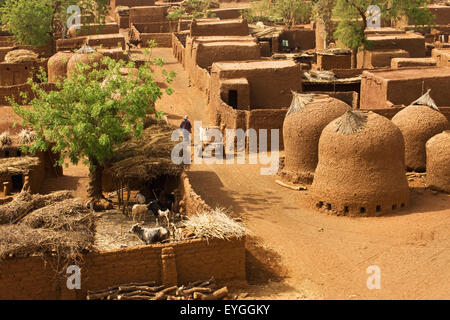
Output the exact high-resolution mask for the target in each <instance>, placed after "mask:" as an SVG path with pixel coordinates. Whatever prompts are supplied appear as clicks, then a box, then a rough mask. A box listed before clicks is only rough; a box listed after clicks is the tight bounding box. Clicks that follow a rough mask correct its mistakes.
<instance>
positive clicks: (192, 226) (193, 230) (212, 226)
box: [184, 208, 248, 240]
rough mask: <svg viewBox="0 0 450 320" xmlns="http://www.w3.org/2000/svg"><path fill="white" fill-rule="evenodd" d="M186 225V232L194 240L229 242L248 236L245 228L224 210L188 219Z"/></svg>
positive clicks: (200, 214)
mask: <svg viewBox="0 0 450 320" xmlns="http://www.w3.org/2000/svg"><path fill="white" fill-rule="evenodd" d="M184 225H185V230H184V232H186V233H187V234H191V235H193V237H194V238H206V239H214V238H215V239H227V240H229V239H231V238H237V239H240V238H242V237H244V236H245V235H246V234H248V230H247V229H246V228H245V226H244V225H243V224H241V223H239V222H236V221H235V220H233V219H231V218H230V217H228V215H227V214H226V212H225V210H224V209H222V208H216V209H215V210H213V211H211V212H200V213H197V214H196V215H194V216H192V217H188V219H187V220H186V221H185V222H184Z"/></svg>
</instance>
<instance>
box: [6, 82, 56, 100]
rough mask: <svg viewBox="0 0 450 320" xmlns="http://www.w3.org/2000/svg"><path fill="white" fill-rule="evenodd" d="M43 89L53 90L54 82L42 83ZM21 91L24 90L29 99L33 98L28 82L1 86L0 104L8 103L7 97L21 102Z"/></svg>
mask: <svg viewBox="0 0 450 320" xmlns="http://www.w3.org/2000/svg"><path fill="white" fill-rule="evenodd" d="M41 86H42V87H43V88H44V90H46V91H51V90H55V89H56V87H55V86H54V84H51V83H49V84H42V85H41ZM21 92H25V93H26V94H27V96H28V97H29V99H30V100H31V99H33V92H32V90H31V86H30V85H29V84H27V83H26V84H20V85H15V86H2V87H0V105H10V103H9V102H8V97H10V98H13V99H14V100H15V101H17V102H20V103H22V101H23V98H22V97H21V96H20V93H21Z"/></svg>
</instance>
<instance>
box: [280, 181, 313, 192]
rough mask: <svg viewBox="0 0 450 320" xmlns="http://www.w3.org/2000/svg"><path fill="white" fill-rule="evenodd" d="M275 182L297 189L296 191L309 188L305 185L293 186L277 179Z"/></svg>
mask: <svg viewBox="0 0 450 320" xmlns="http://www.w3.org/2000/svg"><path fill="white" fill-rule="evenodd" d="M275 183H277V184H279V185H280V186H282V187H285V188H288V189H292V190H296V191H301V190H307V189H308V188H306V187H305V186H291V185H289V184H286V183H284V182H282V181H280V180H275Z"/></svg>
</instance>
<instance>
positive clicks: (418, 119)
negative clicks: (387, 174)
mask: <svg viewBox="0 0 450 320" xmlns="http://www.w3.org/2000/svg"><path fill="white" fill-rule="evenodd" d="M392 122H393V123H394V124H395V125H396V126H397V127H399V128H400V130H401V132H402V134H403V137H404V138H405V153H406V168H407V170H411V171H418V172H420V171H425V168H426V152H425V144H426V142H427V141H428V140H429V139H430V138H431V137H432V136H434V135H436V134H438V133H441V132H442V131H444V130H446V129H448V128H449V123H448V120H447V118H446V117H445V116H444V115H443V114H442V113H440V112H439V111H437V110H434V109H432V108H431V107H429V106H423V105H411V106H408V107H406V108H404V109H403V110H401V111H400V112H398V113H397V114H396V115H395V116H394V117H393V118H392Z"/></svg>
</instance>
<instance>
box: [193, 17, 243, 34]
mask: <svg viewBox="0 0 450 320" xmlns="http://www.w3.org/2000/svg"><path fill="white" fill-rule="evenodd" d="M248 34H249V30H248V24H247V21H246V20H222V21H212V22H197V21H196V20H194V21H193V22H192V23H191V36H193V37H194V36H246V35H248Z"/></svg>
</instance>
